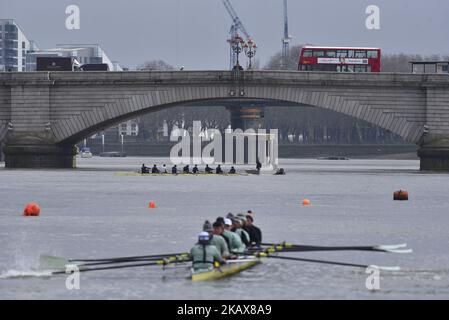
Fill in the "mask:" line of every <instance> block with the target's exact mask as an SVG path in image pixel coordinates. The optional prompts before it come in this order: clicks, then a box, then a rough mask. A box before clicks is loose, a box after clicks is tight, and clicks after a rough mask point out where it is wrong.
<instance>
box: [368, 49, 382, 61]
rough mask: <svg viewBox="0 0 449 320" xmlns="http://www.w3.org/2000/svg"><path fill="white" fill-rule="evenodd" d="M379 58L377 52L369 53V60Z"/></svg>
mask: <svg viewBox="0 0 449 320" xmlns="http://www.w3.org/2000/svg"><path fill="white" fill-rule="evenodd" d="M378 57H379V55H378V54H377V51H371V50H370V51H368V58H372V59H377V58H378Z"/></svg>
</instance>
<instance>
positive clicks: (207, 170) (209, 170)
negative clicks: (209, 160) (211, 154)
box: [204, 164, 214, 173]
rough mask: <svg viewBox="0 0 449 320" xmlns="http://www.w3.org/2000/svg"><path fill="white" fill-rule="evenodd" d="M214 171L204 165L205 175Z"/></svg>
mask: <svg viewBox="0 0 449 320" xmlns="http://www.w3.org/2000/svg"><path fill="white" fill-rule="evenodd" d="M213 171H214V169H212V168H211V167H209V165H208V164H206V168H204V172H206V173H213Z"/></svg>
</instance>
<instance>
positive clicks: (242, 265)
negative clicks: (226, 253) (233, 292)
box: [190, 257, 260, 282]
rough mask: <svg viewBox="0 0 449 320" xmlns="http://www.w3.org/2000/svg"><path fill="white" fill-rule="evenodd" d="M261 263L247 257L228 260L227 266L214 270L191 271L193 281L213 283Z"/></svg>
mask: <svg viewBox="0 0 449 320" xmlns="http://www.w3.org/2000/svg"><path fill="white" fill-rule="evenodd" d="M259 263H260V259H258V258H256V257H246V258H243V259H237V260H228V261H227V263H226V264H225V265H222V266H221V267H219V268H215V269H213V270H197V271H194V270H193V268H192V269H191V271H190V272H191V279H192V281H194V282H196V281H211V280H219V279H223V278H226V277H230V276H233V275H235V274H237V273H240V272H242V271H244V270H247V269H249V268H252V267H254V266H255V265H257V264H259Z"/></svg>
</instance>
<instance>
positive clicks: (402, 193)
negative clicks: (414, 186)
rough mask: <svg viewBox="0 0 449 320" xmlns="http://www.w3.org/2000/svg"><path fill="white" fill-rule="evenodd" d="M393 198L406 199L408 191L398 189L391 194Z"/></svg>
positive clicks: (396, 199)
mask: <svg viewBox="0 0 449 320" xmlns="http://www.w3.org/2000/svg"><path fill="white" fill-rule="evenodd" d="M393 200H395V201H407V200H408V192H407V191H406V190H399V191H396V192H395V193H394V194H393Z"/></svg>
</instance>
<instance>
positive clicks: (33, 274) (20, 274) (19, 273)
mask: <svg viewBox="0 0 449 320" xmlns="http://www.w3.org/2000/svg"><path fill="white" fill-rule="evenodd" d="M50 276H51V271H33V270H8V271H5V272H2V273H0V279H1V280H4V279H18V278H39V277H50Z"/></svg>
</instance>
